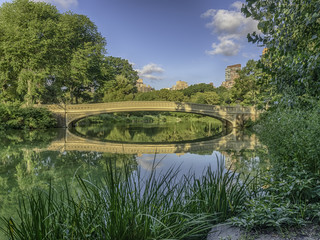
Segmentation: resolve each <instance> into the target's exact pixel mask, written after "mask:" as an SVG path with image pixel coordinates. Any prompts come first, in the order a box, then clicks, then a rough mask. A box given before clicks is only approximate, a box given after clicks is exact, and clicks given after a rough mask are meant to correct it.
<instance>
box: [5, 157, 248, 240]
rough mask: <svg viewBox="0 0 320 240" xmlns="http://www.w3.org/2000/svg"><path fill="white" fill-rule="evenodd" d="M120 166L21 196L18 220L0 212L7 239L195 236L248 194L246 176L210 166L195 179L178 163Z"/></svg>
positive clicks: (232, 210) (229, 212)
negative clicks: (163, 168)
mask: <svg viewBox="0 0 320 240" xmlns="http://www.w3.org/2000/svg"><path fill="white" fill-rule="evenodd" d="M124 166H125V167H124V168H122V169H121V170H119V168H117V167H116V165H113V164H112V161H109V164H108V168H107V169H106V174H105V177H104V178H103V180H100V181H98V182H94V183H93V182H90V181H87V180H84V179H81V178H78V186H77V188H76V189H77V191H76V193H74V192H73V191H72V189H70V186H69V184H68V183H66V184H65V189H64V190H63V192H56V191H55V187H54V186H53V185H50V186H49V189H48V190H47V191H40V190H39V191H36V192H34V193H33V194H31V195H30V196H29V197H28V198H24V199H22V200H21V202H20V208H19V212H18V213H19V218H18V220H16V219H12V218H6V217H2V218H1V222H2V226H3V227H2V230H3V231H5V232H6V235H7V236H8V237H11V239H25V238H28V239H29V238H30V239H43V238H46V239H64V238H66V239H132V240H136V239H199V238H202V237H204V236H205V235H206V233H207V231H208V230H209V229H210V228H211V227H212V225H213V224H215V223H218V222H221V221H224V220H226V219H228V218H230V217H231V216H234V215H235V214H237V213H238V212H239V210H240V209H241V208H242V206H243V204H244V202H245V201H246V200H247V199H248V198H250V196H249V195H248V186H249V185H250V180H249V178H245V180H241V179H242V178H241V175H240V174H236V173H235V172H231V171H230V170H228V171H226V170H225V169H224V166H223V165H222V164H221V165H220V167H218V170H217V172H212V170H211V169H210V168H208V170H207V171H205V172H204V173H203V176H202V177H200V178H199V179H198V178H196V177H195V176H194V175H192V174H191V173H190V174H189V175H188V176H180V177H181V179H178V178H177V176H178V174H177V173H178V171H179V170H178V169H174V168H171V169H169V170H168V171H167V172H165V173H161V174H159V173H157V172H156V171H155V170H153V171H152V172H151V174H150V175H149V176H142V175H141V174H140V172H139V170H138V171H137V172H135V174H132V173H131V171H130V170H129V169H128V167H129V168H130V165H126V164H124Z"/></svg>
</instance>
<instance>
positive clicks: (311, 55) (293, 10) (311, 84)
mask: <svg viewBox="0 0 320 240" xmlns="http://www.w3.org/2000/svg"><path fill="white" fill-rule="evenodd" d="M242 12H243V13H244V14H245V15H246V16H247V17H252V18H253V19H255V20H258V21H259V24H258V28H259V30H260V31H261V33H252V34H248V39H249V41H251V42H253V43H258V44H261V45H262V46H264V47H266V48H267V49H268V51H267V53H266V54H265V56H264V57H263V58H264V59H265V61H262V64H263V65H264V68H265V70H266V71H267V72H268V73H270V74H271V75H272V82H273V83H274V84H275V85H276V86H277V88H278V89H279V90H280V91H282V92H283V91H284V90H286V89H288V88H291V89H293V90H294V91H295V93H296V94H298V95H303V94H308V95H310V96H318V95H319V93H320V53H319V52H320V51H319V50H320V1H318V0H291V1H288V0H246V4H245V5H244V6H243V8H242Z"/></svg>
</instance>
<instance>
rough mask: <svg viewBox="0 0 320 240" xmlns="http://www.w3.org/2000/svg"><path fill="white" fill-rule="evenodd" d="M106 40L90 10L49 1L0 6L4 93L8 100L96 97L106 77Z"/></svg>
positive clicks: (0, 93) (17, 1) (0, 74)
mask: <svg viewBox="0 0 320 240" xmlns="http://www.w3.org/2000/svg"><path fill="white" fill-rule="evenodd" d="M104 52H105V40H104V38H103V37H102V36H101V34H100V33H99V32H98V30H97V27H96V25H95V24H94V23H93V22H91V21H90V20H89V18H87V17H86V16H84V15H78V14H73V13H71V12H67V13H64V14H60V13H59V12H58V10H57V9H56V8H55V7H54V6H52V5H50V4H46V3H44V2H34V1H28V0H14V1H13V2H12V3H4V4H3V5H2V6H1V7H0V97H1V99H2V100H3V101H15V100H18V101H24V102H26V103H27V104H32V103H35V102H38V103H40V102H46V103H47V102H59V101H66V100H67V101H69V102H77V101H78V100H79V99H80V98H82V99H86V98H87V99H86V101H88V100H90V99H88V97H90V98H92V97H91V95H92V93H91V92H93V90H95V88H97V87H98V80H99V78H101V65H102V59H103V56H104V55H103V54H104Z"/></svg>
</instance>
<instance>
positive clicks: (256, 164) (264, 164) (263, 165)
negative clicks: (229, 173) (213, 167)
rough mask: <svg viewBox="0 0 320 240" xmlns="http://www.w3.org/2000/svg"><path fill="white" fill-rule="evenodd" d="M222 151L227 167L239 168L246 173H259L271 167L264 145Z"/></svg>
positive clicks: (238, 169) (238, 170)
mask: <svg viewBox="0 0 320 240" xmlns="http://www.w3.org/2000/svg"><path fill="white" fill-rule="evenodd" d="M221 153H222V154H223V155H224V157H225V160H226V166H227V168H229V167H231V169H232V170H237V172H241V173H244V174H245V175H248V174H250V175H257V174H259V173H260V172H261V171H263V170H265V169H268V168H269V167H270V162H269V159H268V154H267V149H266V148H265V147H262V146H261V147H257V148H255V149H242V150H240V151H234V150H228V151H223V152H221Z"/></svg>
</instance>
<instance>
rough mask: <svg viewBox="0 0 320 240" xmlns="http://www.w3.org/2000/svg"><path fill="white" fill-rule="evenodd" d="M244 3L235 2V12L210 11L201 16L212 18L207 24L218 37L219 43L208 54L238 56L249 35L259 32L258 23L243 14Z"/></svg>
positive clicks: (233, 6) (233, 5)
mask: <svg viewBox="0 0 320 240" xmlns="http://www.w3.org/2000/svg"><path fill="white" fill-rule="evenodd" d="M241 7H242V2H239V1H237V2H234V3H233V4H232V5H231V8H233V9H234V10H224V9H219V10H217V9H209V10H208V11H206V12H205V13H203V14H202V15H201V17H204V18H211V21H210V22H209V23H207V24H206V26H207V27H208V28H210V29H211V31H212V33H213V34H215V35H217V38H218V40H219V43H213V44H212V50H211V51H206V52H207V53H208V54H211V55H215V54H222V55H225V56H233V55H236V54H238V52H239V50H240V48H241V43H242V42H244V40H245V41H246V36H247V34H248V33H252V32H254V31H255V32H257V33H259V30H258V28H257V25H258V22H257V21H255V20H253V19H252V18H246V17H245V16H244V15H243V14H242V13H241Z"/></svg>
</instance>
